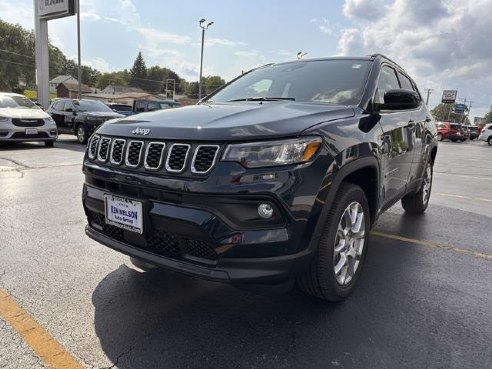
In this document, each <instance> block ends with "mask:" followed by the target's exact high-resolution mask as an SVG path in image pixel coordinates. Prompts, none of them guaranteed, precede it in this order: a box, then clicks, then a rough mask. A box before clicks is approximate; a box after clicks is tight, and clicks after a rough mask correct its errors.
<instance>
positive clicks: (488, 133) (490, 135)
mask: <svg viewBox="0 0 492 369" xmlns="http://www.w3.org/2000/svg"><path fill="white" fill-rule="evenodd" d="M478 139H479V140H481V141H487V143H488V144H489V145H490V146H492V123H489V124H487V125H485V127H483V128H482V132H480V136H478Z"/></svg>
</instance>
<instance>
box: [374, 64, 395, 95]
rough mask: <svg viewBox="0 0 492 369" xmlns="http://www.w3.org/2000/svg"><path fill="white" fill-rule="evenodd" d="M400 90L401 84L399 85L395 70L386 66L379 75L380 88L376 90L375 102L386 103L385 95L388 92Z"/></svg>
mask: <svg viewBox="0 0 492 369" xmlns="http://www.w3.org/2000/svg"><path fill="white" fill-rule="evenodd" d="M398 88H400V84H399V83H398V78H397V77H396V72H395V70H394V69H393V68H390V67H388V66H387V65H384V66H383V68H382V69H381V73H380V74H379V81H378V88H377V90H376V96H374V102H375V103H379V104H382V103H384V93H385V92H386V91H388V90H393V89H398Z"/></svg>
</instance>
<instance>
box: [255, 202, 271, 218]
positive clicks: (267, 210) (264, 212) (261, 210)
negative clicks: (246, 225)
mask: <svg viewBox="0 0 492 369" xmlns="http://www.w3.org/2000/svg"><path fill="white" fill-rule="evenodd" d="M258 215H259V216H260V217H262V218H264V219H269V218H271V217H272V215H273V207H272V205H270V204H260V206H258Z"/></svg>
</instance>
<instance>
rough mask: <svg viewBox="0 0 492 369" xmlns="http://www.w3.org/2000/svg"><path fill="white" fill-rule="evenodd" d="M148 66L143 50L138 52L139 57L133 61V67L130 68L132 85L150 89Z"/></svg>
mask: <svg viewBox="0 0 492 369" xmlns="http://www.w3.org/2000/svg"><path fill="white" fill-rule="evenodd" d="M146 79H147V67H146V66H145V61H144V58H143V57H142V52H140V51H139V52H138V55H137V58H136V59H135V61H134V62H133V67H132V69H130V86H133V87H140V88H141V89H143V90H147V89H148V87H149V86H148V84H147V81H146Z"/></svg>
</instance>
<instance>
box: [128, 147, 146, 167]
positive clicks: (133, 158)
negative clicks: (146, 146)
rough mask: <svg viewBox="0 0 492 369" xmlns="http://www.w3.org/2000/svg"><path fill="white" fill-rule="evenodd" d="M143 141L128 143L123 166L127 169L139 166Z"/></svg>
mask: <svg viewBox="0 0 492 369" xmlns="http://www.w3.org/2000/svg"><path fill="white" fill-rule="evenodd" d="M142 148H143V141H130V143H129V144H128V150H127V152H126V160H125V164H126V166H128V167H131V168H136V167H138V166H139V165H140V159H141V157H142Z"/></svg>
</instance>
